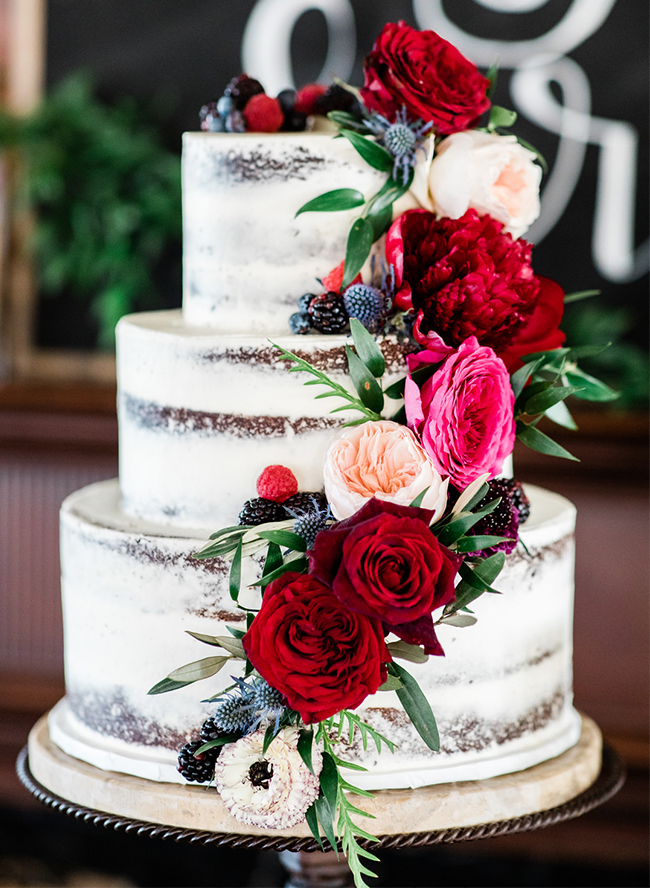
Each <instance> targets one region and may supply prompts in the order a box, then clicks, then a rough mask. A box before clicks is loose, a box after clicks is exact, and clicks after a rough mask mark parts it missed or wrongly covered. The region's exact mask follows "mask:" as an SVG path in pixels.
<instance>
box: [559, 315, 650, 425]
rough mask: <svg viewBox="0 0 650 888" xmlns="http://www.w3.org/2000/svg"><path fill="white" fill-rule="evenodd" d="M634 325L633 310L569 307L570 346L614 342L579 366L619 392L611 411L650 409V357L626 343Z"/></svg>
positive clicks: (566, 317) (564, 325)
mask: <svg viewBox="0 0 650 888" xmlns="http://www.w3.org/2000/svg"><path fill="white" fill-rule="evenodd" d="M635 323H636V321H635V317H634V314H633V312H632V311H631V310H630V309H628V308H610V307H608V306H604V305H602V304H601V305H599V304H598V303H597V302H593V303H592V302H590V303H587V304H585V303H578V304H576V305H568V306H567V308H566V312H565V315H564V320H563V322H562V329H563V330H564V331H565V333H566V334H567V342H570V343H571V345H572V346H579V345H601V344H604V343H606V342H611V345H610V346H609V348H606V349H605V350H604V351H602V352H601V353H600V354H599V355H596V356H595V357H590V358H581V359H580V366H581V367H582V368H583V369H584V370H585V371H587V372H588V373H591V374H593V375H594V376H597V377H598V378H600V379H604V380H605V381H606V382H607V383H608V384H609V385H611V386H612V388H614V389H616V390H617V391H619V392H620V397H619V398H618V400H616V401H612V402H611V404H610V405H608V406H609V409H611V410H621V409H640V410H646V409H647V408H648V397H649V391H648V390H649V381H650V359H649V357H648V353H647V352H646V351H644V350H643V349H641V348H640V347H639V346H637V345H634V344H633V343H630V342H626V341H625V336H626V334H628V333H629V332H630V331H631V330H632V329H633V328H634V326H635Z"/></svg>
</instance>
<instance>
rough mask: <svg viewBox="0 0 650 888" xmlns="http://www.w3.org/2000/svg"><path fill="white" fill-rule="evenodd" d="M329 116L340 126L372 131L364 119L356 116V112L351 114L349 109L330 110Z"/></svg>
mask: <svg viewBox="0 0 650 888" xmlns="http://www.w3.org/2000/svg"><path fill="white" fill-rule="evenodd" d="M327 116H328V118H329V119H330V120H331V121H332V122H333V123H335V124H336V125H337V126H338V127H343V128H344V129H351V130H355V131H356V132H359V133H368V132H370V130H369V129H368V127H367V126H366V125H365V123H364V122H363V120H359V118H358V117H355V116H354V114H350V113H348V112H347V111H330V112H329V113H328V115H327Z"/></svg>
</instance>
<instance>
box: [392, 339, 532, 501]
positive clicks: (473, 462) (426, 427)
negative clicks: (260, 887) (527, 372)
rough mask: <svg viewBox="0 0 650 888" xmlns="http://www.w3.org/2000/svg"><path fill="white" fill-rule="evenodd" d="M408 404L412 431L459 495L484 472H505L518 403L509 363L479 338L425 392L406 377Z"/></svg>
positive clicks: (464, 347) (447, 361)
mask: <svg viewBox="0 0 650 888" xmlns="http://www.w3.org/2000/svg"><path fill="white" fill-rule="evenodd" d="M404 400H405V405H406V417H407V420H408V425H409V427H410V428H412V429H413V430H414V431H415V432H417V433H418V434H419V435H420V438H421V440H422V446H423V447H424V449H425V451H426V452H427V453H428V454H429V456H430V457H431V459H432V461H433V464H434V466H435V467H436V468H437V470H438V471H439V472H440V473H441V474H442V475H449V478H450V480H451V483H452V484H453V485H454V487H456V488H457V489H458V490H463V489H464V488H465V487H467V485H468V484H470V483H471V482H472V481H474V479H475V478H477V477H478V476H479V475H482V474H483V473H484V472H489V474H490V475H495V474H498V473H499V472H500V471H501V467H502V465H503V461H504V459H505V458H506V456H508V455H509V454H510V453H511V452H512V448H513V446H514V443H515V422H514V419H513V408H514V400H515V399H514V394H513V392H512V388H511V387H510V377H509V375H508V371H507V369H506V367H505V364H504V363H503V361H502V360H501V359H500V358H498V357H497V356H496V355H495V353H494V352H493V351H492V349H491V348H487V347H486V346H480V345H479V344H478V341H477V339H476V337H475V336H471V337H470V338H469V339H468V340H466V341H465V342H463V343H462V345H460V346H459V348H458V349H457V350H456V352H455V353H454V354H451V355H450V356H449V357H448V358H446V359H445V361H444V362H443V363H442V364H441V366H440V367H439V368H438V370H437V371H436V372H435V373H434V375H433V376H432V377H431V378H430V379H428V380H427V381H426V382H425V383H424V385H423V386H422V389H421V390H420V389H419V388H418V386H417V384H416V383H415V382H414V381H413V379H412V378H411V377H408V378H407V380H406V389H405V398H404Z"/></svg>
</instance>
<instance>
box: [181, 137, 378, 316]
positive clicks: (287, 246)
mask: <svg viewBox="0 0 650 888" xmlns="http://www.w3.org/2000/svg"><path fill="white" fill-rule="evenodd" d="M182 164H183V166H182V170H183V269H184V270H183V316H184V318H185V321H186V322H187V323H188V324H193V325H197V326H201V325H207V326H210V327H213V328H214V329H215V330H216V331H218V332H220V333H247V332H249V333H264V334H276V333H282V332H285V333H286V332H287V330H288V321H289V317H290V315H292V314H293V313H294V312H295V311H296V302H297V299H298V297H299V296H301V295H302V294H303V293H312V292H313V293H318V292H320V289H319V284H318V283H317V281H316V278H322V277H324V276H325V275H327V274H328V273H329V272H330V271H331V270H332V269H333V268H334V267H336V266H337V265H338V264H339V263H340V262H341V260H342V259H343V257H344V256H345V248H346V242H347V237H348V232H349V230H350V225H351V224H352V221H353V220H354V219H355V218H356V216H358V214H359V211H358V210H346V211H342V212H336V213H322V212H316V213H305V214H304V215H301V216H299V217H298V218H295V214H296V212H297V211H298V210H299V209H300V207H302V206H303V205H304V204H305V203H307V202H308V201H310V200H312V199H313V198H315V197H317V196H318V195H320V194H322V193H324V192H327V191H331V190H332V189H336V188H354V189H356V190H357V191H360V192H361V193H362V194H364V195H365V196H366V197H369V196H370V195H372V194H375V193H376V192H377V191H379V189H380V188H381V186H382V185H383V184H384V182H385V180H386V174H385V173H382V172H380V171H378V170H375V169H373V168H372V167H371V166H369V165H368V164H367V163H365V162H364V161H363V160H362V158H361V157H360V156H359V154H358V153H357V152H356V150H355V149H354V148H353V147H352V145H351V144H350V142H348V141H347V139H344V138H339V139H335V138H333V133H331V132H325V133H313V132H312V133H310V132H307V133H305V132H303V133H274V134H266V133H244V134H242V135H236V134H220V133H185V134H184V136H183V161H182Z"/></svg>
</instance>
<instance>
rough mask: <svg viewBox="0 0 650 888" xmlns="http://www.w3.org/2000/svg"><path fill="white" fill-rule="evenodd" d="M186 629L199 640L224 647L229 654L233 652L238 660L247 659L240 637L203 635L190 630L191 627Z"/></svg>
mask: <svg viewBox="0 0 650 888" xmlns="http://www.w3.org/2000/svg"><path fill="white" fill-rule="evenodd" d="M185 631H186V632H187V634H188V635H191V636H192V638H196V640H197V641H202V642H203V643H204V644H211V645H215V646H216V647H221V648H223V649H224V651H228V653H229V654H232V656H233V657H236V658H237V659H238V660H245V659H246V653H245V651H244V645H243V644H242V643H241V640H240V639H239V638H231V637H230V636H229V635H201V634H200V633H199V632H190V630H189V629H186V630H185Z"/></svg>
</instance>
